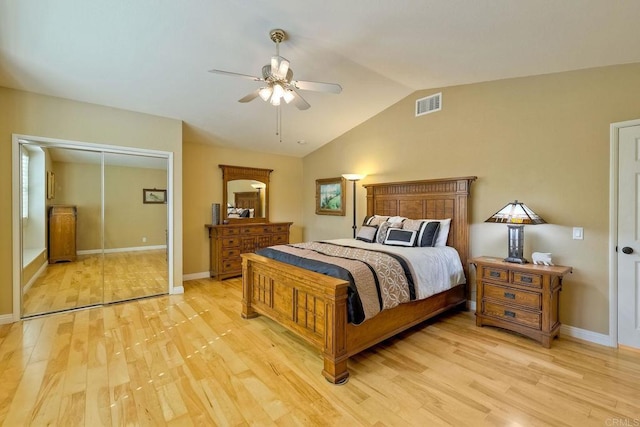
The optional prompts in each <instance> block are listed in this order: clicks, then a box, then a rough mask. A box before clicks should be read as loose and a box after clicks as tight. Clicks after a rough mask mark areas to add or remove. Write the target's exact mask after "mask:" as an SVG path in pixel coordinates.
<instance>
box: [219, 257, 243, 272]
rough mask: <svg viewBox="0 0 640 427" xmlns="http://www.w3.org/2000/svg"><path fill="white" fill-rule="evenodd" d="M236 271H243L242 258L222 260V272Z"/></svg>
mask: <svg viewBox="0 0 640 427" xmlns="http://www.w3.org/2000/svg"><path fill="white" fill-rule="evenodd" d="M234 271H242V260H240V259H238V260H235V259H225V260H224V261H222V272H223V273H231V272H234Z"/></svg>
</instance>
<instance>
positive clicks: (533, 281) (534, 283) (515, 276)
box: [511, 271, 542, 288]
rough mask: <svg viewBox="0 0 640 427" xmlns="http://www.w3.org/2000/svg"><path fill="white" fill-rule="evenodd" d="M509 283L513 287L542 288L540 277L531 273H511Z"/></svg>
mask: <svg viewBox="0 0 640 427" xmlns="http://www.w3.org/2000/svg"><path fill="white" fill-rule="evenodd" d="M511 283H513V284H514V285H522V286H531V287H532V288H541V287H542V276H540V275H538V274H531V273H521V272H519V271H512V272H511Z"/></svg>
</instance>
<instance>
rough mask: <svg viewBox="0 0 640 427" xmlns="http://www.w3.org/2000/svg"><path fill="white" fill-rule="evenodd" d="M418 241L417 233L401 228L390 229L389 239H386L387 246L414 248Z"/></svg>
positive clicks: (388, 232)
mask: <svg viewBox="0 0 640 427" xmlns="http://www.w3.org/2000/svg"><path fill="white" fill-rule="evenodd" d="M415 240H416V231H414V230H403V229H400V228H390V229H389V230H388V231H387V237H386V238H385V239H384V244H385V245H394V246H413V245H414V243H415Z"/></svg>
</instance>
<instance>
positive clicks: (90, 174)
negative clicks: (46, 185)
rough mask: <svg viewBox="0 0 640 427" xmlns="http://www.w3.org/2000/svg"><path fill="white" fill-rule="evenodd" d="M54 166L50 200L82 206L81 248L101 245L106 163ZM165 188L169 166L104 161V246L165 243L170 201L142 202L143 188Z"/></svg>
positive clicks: (116, 247)
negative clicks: (53, 191) (162, 202)
mask: <svg viewBox="0 0 640 427" xmlns="http://www.w3.org/2000/svg"><path fill="white" fill-rule="evenodd" d="M96 156H97V157H98V158H99V157H100V155H99V154H98V153H96ZM53 171H54V172H55V174H56V192H55V198H54V199H53V200H52V201H51V202H52V203H55V204H71V205H75V206H76V207H77V209H78V221H77V248H78V250H79V251H84V250H96V249H101V248H102V219H101V218H102V167H101V165H100V164H92V163H69V162H54V163H53ZM166 187H167V171H166V170H160V169H150V168H135V167H124V166H114V165H105V206H106V209H105V218H104V220H105V229H104V247H105V249H122V248H133V247H140V246H157V245H165V244H166V229H167V205H166V204H144V203H142V189H143V188H159V189H166ZM143 237H145V238H146V242H142V238H143Z"/></svg>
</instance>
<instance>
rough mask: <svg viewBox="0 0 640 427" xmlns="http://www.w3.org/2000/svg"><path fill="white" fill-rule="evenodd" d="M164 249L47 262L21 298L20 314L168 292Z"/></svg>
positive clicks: (84, 256)
mask: <svg viewBox="0 0 640 427" xmlns="http://www.w3.org/2000/svg"><path fill="white" fill-rule="evenodd" d="M168 289H169V282H168V269H167V260H166V251H165V250H151V251H131V252H113V253H107V254H105V255H104V257H103V256H102V255H101V254H91V255H78V258H77V260H76V261H74V262H63V263H57V264H48V265H47V268H46V270H45V271H44V272H43V273H42V274H41V275H40V276H39V277H38V279H37V280H36V281H35V282H34V283H33V285H32V286H31V287H30V288H29V289H28V290H27V292H25V294H24V295H23V297H22V307H23V309H22V314H23V316H31V315H34V314H42V313H50V312H54V311H60V310H69V309H73V308H78V307H87V306H91V305H97V304H103V303H110V302H114V301H123V300H128V299H133V298H141V297H145V296H149V295H157V294H163V293H167V292H168Z"/></svg>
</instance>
